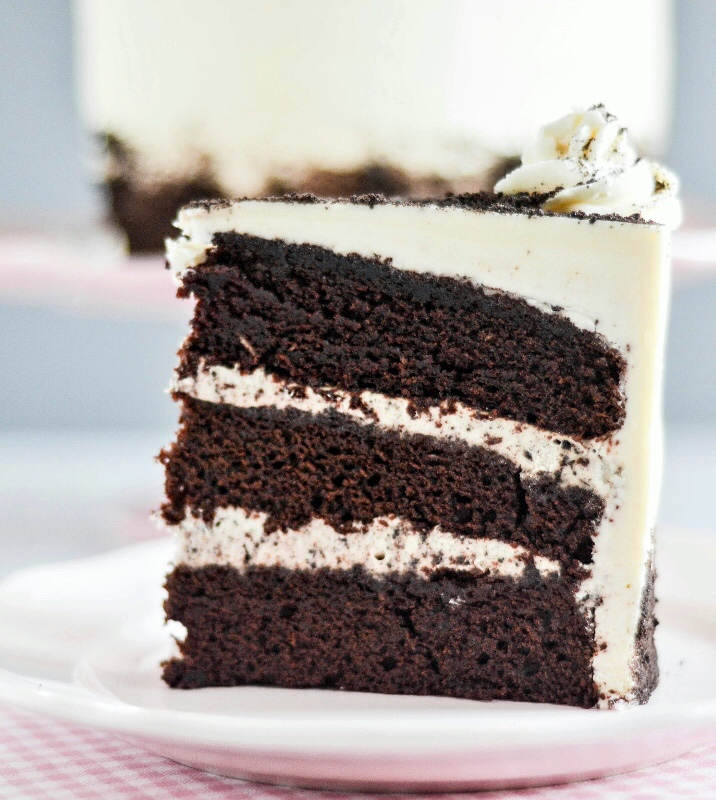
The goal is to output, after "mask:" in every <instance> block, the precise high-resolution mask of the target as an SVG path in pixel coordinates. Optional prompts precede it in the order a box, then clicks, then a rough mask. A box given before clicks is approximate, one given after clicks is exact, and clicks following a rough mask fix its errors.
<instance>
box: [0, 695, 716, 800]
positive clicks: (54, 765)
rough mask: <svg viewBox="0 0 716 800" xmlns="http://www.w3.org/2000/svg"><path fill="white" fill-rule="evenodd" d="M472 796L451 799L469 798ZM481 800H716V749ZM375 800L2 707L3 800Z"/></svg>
mask: <svg viewBox="0 0 716 800" xmlns="http://www.w3.org/2000/svg"><path fill="white" fill-rule="evenodd" d="M471 796H473V795H469V794H461V795H454V797H456V798H458V799H459V798H469V797H471ZM474 796H475V797H477V798H479V800H490V799H491V798H495V799H496V798H500V800H509V798H520V799H521V798H531V799H533V800H552V799H554V800H593V799H594V798H609V800H667V799H668V800H672V799H673V800H676V799H677V798H699V800H714V799H716V747H715V748H702V749H700V750H695V751H694V752H693V753H690V754H689V755H686V756H683V757H681V758H678V759H676V760H674V761H670V762H668V763H667V764H663V765H661V766H658V767H652V768H650V769H645V770H641V771H639V772H633V773H630V774H628V775H620V776H617V777H614V778H605V779H603V780H598V781H586V782H583V783H573V784H568V785H564V786H556V787H550V788H541V789H523V790H521V791H504V792H487V793H480V794H478V795H474ZM368 797H370V798H373V797H377V796H376V795H355V794H347V793H339V792H312V791H306V790H297V789H282V788H278V787H272V786H265V785H258V784H251V783H244V782H242V781H237V780H232V779H230V778H220V777H216V776H214V775H209V774H206V773H203V772H198V771H196V770H193V769H190V768H189V767H183V766H181V765H179V764H175V763H174V762H172V761H169V760H167V759H164V758H160V757H159V756H153V755H150V754H149V753H146V752H144V751H143V750H141V749H139V748H137V747H134V746H132V745H129V744H126V743H124V742H122V741H121V740H119V739H117V738H115V737H113V736H110V735H108V734H104V733H100V732H99V731H95V730H92V729H89V728H82V727H79V726H76V725H68V724H66V723H64V722H59V721H57V720H54V719H50V718H48V717H43V716H39V715H37V714H29V713H26V712H23V711H18V710H16V709H13V708H9V707H2V708H0V798H2V800H95V798H96V799H97V800H144V798H146V799H147V800H194V799H195V798H196V800H199V798H201V800H225V799H226V800H228V798H232V800H236V798H238V799H239V800H242V799H243V798H245V799H246V800H292V798H296V800H356V799H357V798H368Z"/></svg>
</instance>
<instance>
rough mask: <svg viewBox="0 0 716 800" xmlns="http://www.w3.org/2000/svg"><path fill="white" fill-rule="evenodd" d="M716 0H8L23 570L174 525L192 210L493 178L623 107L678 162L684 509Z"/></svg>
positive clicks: (709, 204) (13, 451)
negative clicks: (170, 483)
mask: <svg viewBox="0 0 716 800" xmlns="http://www.w3.org/2000/svg"><path fill="white" fill-rule="evenodd" d="M714 30H716V3H713V2H712V0H675V1H674V2H668V1H667V0H602V2H600V3H599V4H598V6H595V5H594V4H593V3H574V2H572V1H571V0H542V2H540V3H538V4H537V3H533V2H531V0H503V2H502V3H499V4H496V3H494V2H485V1H483V0H341V2H335V1H334V0H204V2H202V3H201V4H200V6H199V7H197V5H196V4H195V3H193V2H189V1H188V0H76V2H72V1H71V0H47V2H43V3H27V2H25V1H24V0H0V64H1V71H0V130H1V139H0V375H1V376H2V378H1V379H0V517H1V518H2V520H3V526H2V530H1V531H0V548H1V550H0V552H1V554H2V555H1V558H0V573H4V572H7V571H10V570H12V569H15V568H17V567H18V566H21V565H25V564H29V563H33V562H39V561H44V560H54V559H59V558H68V557H73V556H77V555H82V554H90V553H94V552H99V551H102V550H105V549H107V548H108V547H111V546H113V545H116V544H121V543H126V542H130V541H133V540H135V539H137V538H140V537H144V536H148V535H152V530H153V529H152V526H151V523H150V522H149V521H148V520H147V516H148V511H149V509H150V508H152V507H153V506H156V505H157V504H158V502H159V499H160V497H161V472H160V470H159V468H158V466H157V465H156V464H155V462H154V461H153V457H154V455H156V453H157V452H158V451H159V449H160V448H161V447H162V446H163V445H164V444H166V443H168V442H169V440H170V438H171V436H172V434H173V429H174V426H175V424H176V412H175V409H174V408H173V404H172V403H171V401H170V400H169V398H168V396H167V395H166V394H165V393H164V389H165V387H166V386H167V384H168V382H169V377H170V373H171V370H172V368H173V366H174V361H175V353H176V350H177V348H178V345H179V343H180V341H181V338H182V337H183V335H184V333H185V330H186V323H187V320H188V318H189V315H190V308H189V304H188V303H186V302H185V303H180V302H178V301H176V300H175V299H174V297H173V292H174V289H173V286H172V284H171V281H170V278H169V276H168V275H167V274H166V273H165V272H164V270H163V269H162V267H163V261H162V257H161V254H160V251H161V246H162V240H163V238H164V236H166V235H168V234H170V232H171V224H170V223H171V219H172V217H173V214H174V211H175V209H176V207H177V206H178V205H181V204H182V203H183V202H186V201H188V200H190V199H193V198H196V197H219V196H226V195H231V196H237V195H253V194H261V193H272V194H277V193H282V192H290V191H314V192H316V193H317V194H321V195H343V194H354V193H357V192H365V191H367V192H371V191H383V192H385V193H386V194H403V195H406V194H407V195H415V196H428V195H431V194H432V195H436V194H437V195H440V194H443V193H444V192H445V191H470V190H476V189H481V188H491V186H492V185H493V184H494V181H495V179H496V177H498V176H499V175H500V174H502V173H503V172H504V171H505V170H506V169H508V168H509V167H510V165H511V164H513V163H514V157H515V155H516V154H518V153H519V151H520V150H521V148H522V146H523V145H524V143H525V142H526V141H527V139H528V138H529V137H530V136H531V135H533V134H534V132H535V131H536V129H537V128H538V127H539V126H540V125H541V124H543V123H544V122H546V121H548V120H550V119H552V118H556V117H558V116H561V115H562V114H564V113H567V112H568V111H569V110H570V107H571V106H586V105H591V104H593V103H596V102H603V103H605V104H606V105H607V108H609V109H610V110H611V111H613V112H614V113H616V114H617V115H618V116H619V117H620V118H621V120H622V121H623V122H624V123H625V124H626V125H627V126H629V128H630V131H631V132H632V134H633V138H634V141H635V143H636V144H637V145H638V147H639V148H640V150H641V151H642V152H643V153H644V154H649V155H651V156H653V157H656V158H658V159H660V160H663V161H665V162H666V163H667V164H668V165H669V166H670V167H672V168H673V169H674V170H675V171H676V172H677V173H678V174H679V175H680V176H681V180H682V186H683V194H684V198H685V206H686V224H685V226H684V228H683V229H682V230H681V231H679V232H678V234H677V236H676V240H675V244H674V251H675V252H674V255H675V269H674V293H673V306H672V316H671V324H670V331H669V340H668V352H667V370H666V393H665V414H666V430H667V437H666V464H665V480H664V490H663V495H662V504H661V512H660V522H661V524H662V525H664V526H671V527H679V526H681V527H692V528H694V527H695V528H704V529H708V528H710V527H713V524H714V520H713V519H711V517H710V510H709V506H710V492H711V491H713V489H712V487H713V486H714V485H716V455H714V453H715V452H716V404H715V403H714V402H713V398H714V397H715V396H716V364H715V361H714V353H715V352H716V314H715V313H714V311H713V309H714V308H715V307H716V150H715V148H714V142H713V136H714V134H713V122H714V120H716V50H714V48H713V31H714Z"/></svg>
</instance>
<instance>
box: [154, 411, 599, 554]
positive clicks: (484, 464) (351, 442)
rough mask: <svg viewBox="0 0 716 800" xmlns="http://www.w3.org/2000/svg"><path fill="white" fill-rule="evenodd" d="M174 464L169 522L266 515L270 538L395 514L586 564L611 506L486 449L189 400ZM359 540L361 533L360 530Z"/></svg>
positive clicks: (321, 417) (420, 524)
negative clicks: (319, 522)
mask: <svg viewBox="0 0 716 800" xmlns="http://www.w3.org/2000/svg"><path fill="white" fill-rule="evenodd" d="M182 402H183V409H184V410H183V413H182V418H181V428H180V430H179V434H178V437H177V441H176V443H175V444H173V445H172V446H171V447H170V448H169V449H168V450H165V451H164V452H163V453H162V454H161V456H160V459H161V460H162V462H163V463H164V464H165V466H166V491H167V498H168V501H167V503H166V504H165V505H164V506H163V509H162V512H163V515H164V518H165V520H166V521H167V522H168V523H169V524H177V523H179V522H181V521H182V519H184V515H185V513H186V509H187V508H190V509H191V510H192V513H193V514H194V515H196V516H200V517H201V518H203V519H204V521H206V522H211V521H212V519H213V516H214V514H215V511H216V509H217V508H218V507H227V506H234V507H241V508H244V509H247V510H250V511H260V512H264V513H266V514H267V515H268V518H267V521H266V531H267V532H270V531H273V530H277V529H293V530H297V529H298V528H300V527H302V526H304V525H306V524H308V523H309V522H310V521H311V519H313V518H314V517H319V518H321V519H323V520H324V521H325V522H327V523H328V524H329V525H331V526H332V527H333V528H335V529H336V530H338V531H341V532H344V533H350V532H351V531H353V530H354V523H355V522H358V523H370V522H372V521H373V519H375V518H376V517H379V516H384V515H391V514H393V515H396V516H398V517H400V518H402V519H405V520H407V521H409V522H410V523H411V524H412V525H413V526H414V527H415V528H416V529H417V530H418V531H425V532H428V531H430V530H432V529H433V528H435V527H436V526H439V527H440V528H441V530H443V531H447V532H450V533H453V534H455V535H458V536H469V537H481V538H491V539H501V540H503V541H509V542H513V543H515V544H519V545H523V546H526V547H528V548H530V549H532V550H536V551H538V552H539V553H540V554H542V555H545V556H547V557H549V558H554V559H556V560H559V561H561V562H562V563H564V564H565V565H566V566H569V565H570V564H571V563H572V562H573V561H575V560H576V561H577V562H579V563H582V564H586V563H589V562H590V561H591V555H592V544H593V541H592V536H593V534H594V530H595V526H596V524H598V522H599V520H600V518H601V515H602V513H603V508H604V506H603V501H602V500H601V498H599V497H597V496H596V495H595V494H593V493H591V492H589V491H587V490H586V489H583V488H581V487H576V486H573V487H564V486H560V485H559V483H558V481H557V479H556V478H555V477H554V476H545V477H543V478H539V479H525V478H524V477H523V476H522V473H521V471H520V469H519V468H518V467H516V466H515V465H514V464H513V463H512V462H510V461H508V460H507V459H505V458H503V457H501V456H498V455H497V454H495V453H493V452H491V451H490V450H488V449H486V448H481V447H470V446H468V445H466V444H464V443H462V442H460V441H458V440H451V439H442V440H438V439H435V438H434V437H431V436H424V435H421V434H410V435H408V434H400V433H398V432H395V431H390V430H386V429H382V428H379V427H378V426H375V425H365V424H361V423H358V422H356V421H354V420H352V419H351V418H349V417H347V416H346V415H343V414H339V413H336V412H334V411H329V412H324V413H321V414H316V415H313V414H308V413H305V412H300V411H296V410H294V409H286V410H283V411H277V410H275V409H272V408H245V409H242V408H237V407H235V406H229V405H221V404H214V403H206V402H203V401H200V400H196V399H194V398H190V397H182ZM356 535H358V534H356Z"/></svg>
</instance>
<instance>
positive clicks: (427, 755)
mask: <svg viewBox="0 0 716 800" xmlns="http://www.w3.org/2000/svg"><path fill="white" fill-rule="evenodd" d="M169 554H170V545H169V543H168V542H165V541H158V542H156V541H155V542H149V543H146V544H142V545H134V546H133V547H131V548H126V549H124V550H120V551H116V552H115V553H110V554H106V555H104V556H101V557H97V558H92V559H85V560H82V561H75V562H70V563H67V564H58V565H53V566H49V567H42V568H38V569H30V570H25V571H23V572H22V573H18V574H16V575H14V576H11V577H10V578H8V579H6V580H5V581H3V582H2V583H0V625H1V626H2V630H3V637H0V638H1V639H2V646H1V648H0V665H2V666H4V667H9V669H6V670H3V671H2V672H0V698H1V699H3V700H5V701H9V702H12V703H15V704H16V705H19V706H22V707H24V708H28V709H32V710H36V711H40V712H44V713H48V714H52V715H55V716H58V717H62V718H64V719H67V720H71V721H74V722H79V723H83V724H87V725H92V726H95V727H98V728H102V729H104V730H108V731H114V732H116V733H117V734H119V735H121V736H123V737H124V738H126V739H130V740H132V741H134V742H136V743H138V744H140V745H141V746H143V747H145V748H146V749H148V750H150V751H152V752H154V753H158V754H160V755H164V756H167V757H169V758H172V759H174V760H176V761H180V762H182V763H185V764H189V765H190V766H194V767H198V768H200V769H206V770H209V771H212V772H217V773H220V774H223V775H231V776H235V777H241V778H248V779H253V780H260V781H265V782H270V783H280V784H290V785H300V786H308V787H317V788H318V787H320V788H348V789H363V790H426V789H430V790H441V791H449V790H460V789H477V788H497V787H515V786H527V785H537V784H546V783H555V782H563V781H570V780H578V779H584V778H592V777H598V776H603V775H608V774H614V773H617V772H624V771H628V770H631V769H637V768H639V767H644V766H647V765H649V764H655V763H658V762H660V761H664V760H667V759H669V758H672V757H675V756H677V755H680V754H681V753H684V752H686V751H687V750H689V749H691V748H693V747H696V746H699V745H702V744H706V743H709V742H713V741H716V584H715V582H714V580H713V570H714V567H715V566H716V536H707V535H696V534H694V533H689V532H686V531H668V532H667V531H662V535H661V536H660V553H659V569H660V583H659V594H660V597H661V603H660V605H659V617H660V619H661V623H662V624H661V625H660V627H659V629H658V646H659V651H660V659H661V669H662V681H661V685H660V687H659V689H658V690H657V692H656V693H655V695H654V697H653V699H652V701H651V702H650V703H649V705H647V706H644V707H641V708H636V709H630V710H627V711H613V712H604V711H601V712H600V711H585V710H581V709H571V708H561V707H557V706H549V705H530V704H522V703H502V702H495V703H478V702H472V701H466V700H454V699H449V698H430V697H394V696H385V695H370V694H356V693H349V692H344V693H342V692H333V691H299V690H285V689H267V688H258V687H254V688H252V687H245V688H235V689H201V690H196V691H191V692H186V691H176V690H170V689H168V688H167V687H166V686H164V685H163V684H162V682H161V680H160V677H159V667H158V664H159V661H160V660H161V658H163V657H164V655H165V654H166V653H167V652H168V634H167V632H166V630H165V629H163V627H162V625H161V612H160V608H159V606H160V602H161V594H160V592H159V589H158V587H159V585H160V583H161V575H162V573H163V571H164V569H165V567H166V563H167V561H168V558H169ZM73 662H75V664H76V665H75V667H74V671H73V674H74V680H70V679H69V670H70V667H71V665H72V663H73ZM11 669H12V670H14V671H10V670H11ZM43 676H47V677H43ZM63 676H64V678H65V679H64V680H61V679H60V680H58V678H62V677H63ZM53 678H54V679H53Z"/></svg>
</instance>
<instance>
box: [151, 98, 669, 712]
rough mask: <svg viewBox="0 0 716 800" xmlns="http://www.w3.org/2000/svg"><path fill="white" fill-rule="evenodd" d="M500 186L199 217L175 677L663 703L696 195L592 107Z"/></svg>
mask: <svg viewBox="0 0 716 800" xmlns="http://www.w3.org/2000/svg"><path fill="white" fill-rule="evenodd" d="M497 188H498V189H499V190H500V192H501V193H499V194H495V195H492V194H490V195H468V196H462V197H453V198H448V199H446V200H443V201H435V202H420V203H399V202H388V201H385V200H384V199H383V198H379V197H364V198H357V199H355V200H352V201H346V202H329V201H323V200H318V199H316V198H313V197H296V198H293V199H289V200H286V199H283V200H265V201H256V200H247V201H236V202H213V203H205V204H195V205H192V206H189V207H187V208H185V209H184V210H183V211H182V212H181V213H180V215H179V219H178V227H179V228H180V229H181V236H180V237H179V238H178V239H177V240H176V241H173V242H169V243H168V259H169V265H170V267H171V269H172V270H173V271H174V274H175V275H176V277H177V279H178V280H179V283H180V289H179V294H180V296H182V297H189V296H193V297H194V298H195V299H196V301H197V304H196V310H195V314H194V320H193V325H192V330H191V333H190V335H189V337H188V338H187V340H186V342H185V343H184V345H183V347H182V350H181V352H180V364H179V367H178V369H177V373H176V378H175V382H174V385H173V392H174V396H175V398H176V399H177V401H179V403H180V404H181V408H182V416H181V427H180V430H179V433H178V436H177V440H176V442H175V443H174V444H173V445H172V446H171V447H170V448H168V449H167V450H166V451H165V452H164V453H163V454H162V456H161V458H162V461H163V463H164V464H165V466H166V491H167V501H166V503H165V505H164V506H163V508H162V512H161V513H162V516H163V520H164V522H165V523H166V524H167V525H168V526H170V527H171V528H172V529H173V530H174V531H175V533H176V537H177V543H178V550H177V554H176V565H175V568H174V570H173V572H172V573H171V574H170V575H169V578H168V581H167V589H168V600H167V602H166V612H167V616H168V618H169V619H172V620H177V621H179V622H181V623H182V624H183V625H184V626H185V628H186V637H185V639H184V640H183V641H181V642H180V643H179V648H180V655H179V656H178V657H177V658H174V659H172V660H171V661H169V662H167V663H166V664H165V665H164V678H165V680H166V681H167V683H168V684H169V685H171V686H175V687H181V688H193V687H202V686H236V685H244V684H259V685H269V686H282V687H327V688H328V687H330V688H340V689H346V690H354V691H369V692H386V693H410V694H435V695H451V696H455V697H467V698H474V699H481V700H487V699H507V700H526V701H538V702H549V703H561V704H568V705H576V706H584V707H591V706H602V707H607V706H612V705H615V704H622V703H634V702H644V701H645V700H646V699H647V698H648V697H649V695H650V693H651V692H652V690H653V689H654V687H655V685H656V683H657V679H658V670H657V662H656V654H655V650H654V643H653V632H654V625H655V620H654V592H653V581H654V571H653V561H652V554H653V525H654V517H655V505H656V496H657V489H658V478H659V461H660V455H659V454H660V425H659V386H660V380H661V368H662V367H661V365H662V349H663V338H664V327H665V316H666V308H667V285H668V250H669V227H670V226H671V225H672V224H674V223H675V222H676V217H677V215H678V205H677V201H676V200H675V197H674V186H673V179H672V177H671V176H670V175H668V173H666V172H665V171H663V170H661V169H660V168H657V167H656V166H655V165H653V164H649V163H648V162H645V161H639V160H637V159H636V156H635V155H634V153H633V151H632V150H631V148H630V147H629V145H628V142H627V140H626V137H625V134H624V132H623V129H621V128H619V126H618V125H617V123H616V121H615V120H614V119H613V118H612V117H610V116H609V115H608V114H606V112H605V111H604V110H603V109H601V108H595V109H591V110H590V111H588V112H585V113H582V114H573V115H570V116H569V117H566V118H564V119H563V120H560V121H558V123H555V124H554V125H552V126H548V127H547V128H545V129H543V130H542V131H541V133H540V136H539V138H538V141H537V142H536V143H535V144H534V145H533V146H532V147H531V148H530V149H528V151H527V152H526V153H525V156H524V158H523V165H522V166H521V167H520V168H518V169H517V170H516V171H515V172H514V173H512V174H510V175H509V176H507V178H505V179H504V180H503V181H502V182H501V185H500V184H498V187H497ZM662 223H665V224H662Z"/></svg>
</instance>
